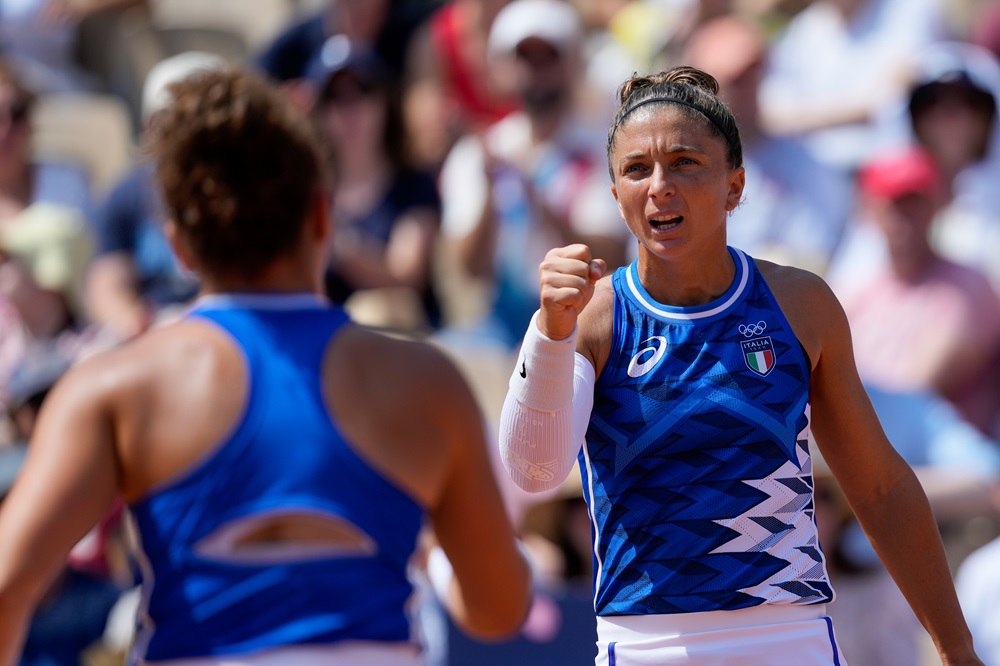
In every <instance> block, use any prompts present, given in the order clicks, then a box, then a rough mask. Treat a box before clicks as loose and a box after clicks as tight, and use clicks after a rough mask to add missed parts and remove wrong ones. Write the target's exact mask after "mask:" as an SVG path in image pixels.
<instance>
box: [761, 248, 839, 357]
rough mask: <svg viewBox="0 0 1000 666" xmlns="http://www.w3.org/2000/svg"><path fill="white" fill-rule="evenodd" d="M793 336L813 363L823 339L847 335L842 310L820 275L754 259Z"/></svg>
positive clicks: (823, 341)
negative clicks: (793, 333)
mask: <svg viewBox="0 0 1000 666" xmlns="http://www.w3.org/2000/svg"><path fill="white" fill-rule="evenodd" d="M755 261H756V263H757V267H758V268H759V269H760V273H761V275H762V276H763V277H764V280H765V281H766V282H767V285H768V287H770V288H771V293H773V294H774V297H775V299H777V301H778V305H779V306H781V311H782V313H783V314H784V315H785V318H786V319H788V323H789V324H791V326H792V330H794V331H795V336H796V337H797V338H798V339H799V342H800V343H801V344H802V346H803V347H804V348H805V349H806V351H807V352H808V354H809V358H810V359H811V361H812V363H813V364H814V365H815V364H816V362H817V361H818V360H819V357H820V355H821V353H822V350H823V348H824V346H825V341H826V340H828V339H829V338H830V337H831V336H842V335H849V331H848V329H847V324H846V317H845V315H844V310H843V308H842V307H841V305H840V301H838V300H837V297H836V295H835V294H834V293H833V290H832V289H830V286H829V285H828V284H827V283H826V281H825V280H823V278H821V277H820V276H818V275H816V274H815V273H812V272H810V271H807V270H803V269H801V268H796V267H794V266H784V265H781V264H775V263H772V262H770V261H763V260H755Z"/></svg>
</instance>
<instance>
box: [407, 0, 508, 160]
mask: <svg viewBox="0 0 1000 666" xmlns="http://www.w3.org/2000/svg"><path fill="white" fill-rule="evenodd" d="M508 1H509V0H453V1H452V2H449V3H447V4H445V5H443V6H442V7H440V8H439V9H437V10H436V11H435V12H434V14H432V15H431V17H430V18H429V19H428V20H427V21H426V22H425V23H424V24H423V25H422V26H420V28H419V29H418V30H417V31H416V33H415V34H414V36H413V39H412V41H411V44H410V47H409V53H408V56H407V62H406V68H405V71H404V73H403V85H404V113H405V116H406V122H407V125H408V126H409V127H411V128H412V130H413V131H412V137H413V142H414V145H413V150H414V153H415V154H416V157H417V160H418V161H419V162H420V163H421V164H423V165H425V166H427V167H431V168H435V169H437V168H439V167H440V165H441V163H442V162H443V161H444V158H445V155H446V154H447V152H448V150H450V149H451V147H452V145H454V143H455V141H457V140H458V139H459V138H460V137H462V136H464V135H465V134H468V133H470V132H476V131H478V130H480V129H482V128H483V127H485V126H487V125H490V124H492V123H494V122H496V121H498V120H500V119H501V118H503V117H504V116H506V115H507V114H508V113H510V112H511V111H514V110H515V109H516V108H517V101H516V100H515V99H513V98H511V97H510V96H509V95H505V94H504V91H503V90H502V89H501V86H500V84H499V81H498V80H497V77H496V76H495V73H494V72H493V71H491V69H490V67H489V63H488V62H487V57H486V39H487V37H488V35H489V33H490V27H491V26H492V25H493V20H494V19H495V18H496V15H497V12H499V11H500V10H501V9H502V8H503V7H504V5H506V4H507V3H508Z"/></svg>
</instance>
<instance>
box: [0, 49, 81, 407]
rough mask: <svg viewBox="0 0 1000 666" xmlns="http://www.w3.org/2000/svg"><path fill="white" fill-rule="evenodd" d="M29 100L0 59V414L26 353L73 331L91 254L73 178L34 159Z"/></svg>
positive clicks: (58, 167)
mask: <svg viewBox="0 0 1000 666" xmlns="http://www.w3.org/2000/svg"><path fill="white" fill-rule="evenodd" d="M34 102H35V96H34V94H33V93H32V91H31V90H29V89H28V88H27V87H26V86H24V85H23V84H22V83H21V82H20V80H19V79H18V78H17V77H16V76H15V74H14V72H13V71H12V70H11V69H10V68H9V66H8V65H7V64H6V63H4V62H3V61H0V411H3V409H2V405H3V403H4V393H5V392H6V388H7V381H8V380H9V378H10V374H11V372H12V370H13V365H14V364H15V363H16V362H17V361H18V359H19V358H20V357H21V356H22V355H23V354H24V353H25V351H26V350H27V349H28V348H29V347H30V346H31V345H32V344H34V342H35V341H46V340H51V339H53V338H56V337H58V336H60V335H62V334H64V333H71V332H72V331H74V330H75V329H76V328H77V324H78V323H79V322H80V320H81V319H82V314H83V313H82V307H81V293H80V284H81V281H82V277H83V272H84V270H85V269H86V264H87V261H88V260H89V258H90V253H91V250H90V246H91V239H90V235H89V230H88V228H87V225H86V222H85V219H84V217H83V215H82V214H81V212H80V209H79V208H77V207H74V206H73V205H72V197H73V192H74V191H79V190H76V189H75V188H74V184H75V183H78V181H76V180H75V179H74V178H73V175H74V174H76V175H79V172H76V171H74V170H73V169H72V168H70V167H63V166H62V165H50V164H44V163H42V164H40V163H36V162H35V161H34V159H33V156H32V152H31V136H32V130H31V124H30V118H31V112H32V109H33V105H34ZM64 185H65V187H64ZM82 189H83V191H84V193H85V194H87V193H86V189H87V188H86V186H85V185H84V187H83V188H82Z"/></svg>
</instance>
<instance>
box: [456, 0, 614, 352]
mask: <svg viewBox="0 0 1000 666" xmlns="http://www.w3.org/2000/svg"><path fill="white" fill-rule="evenodd" d="M581 39H582V30H581V26H580V21H579V18H578V16H577V14H576V12H575V10H574V9H573V7H572V6H571V5H569V4H567V3H565V2H560V1H559V0H514V1H513V2H511V3H510V4H508V5H507V6H506V7H504V8H503V9H502V10H501V11H500V13H499V14H498V15H497V18H496V20H495V21H494V22H493V27H492V29H491V31H490V37H489V45H488V47H489V54H490V58H491V62H496V63H497V66H498V67H499V66H501V63H507V64H510V65H512V67H513V72H514V74H515V81H516V84H517V92H518V96H519V99H520V102H521V106H522V110H521V111H517V112H515V113H512V114H510V115H508V116H507V117H505V118H504V119H503V120H501V121H499V122H498V123H496V124H494V125H491V126H490V127H489V128H488V129H487V130H485V131H484V132H483V133H481V134H478V135H469V136H466V137H464V138H463V139H462V140H460V141H459V142H458V143H457V144H456V145H455V147H454V148H453V149H452V150H451V152H450V153H449V155H448V157H447V159H446V161H445V164H444V166H443V168H442V172H441V180H440V184H441V193H442V202H443V205H444V212H443V217H444V220H443V222H444V231H445V235H446V236H447V238H448V240H449V251H451V252H454V255H453V256H454V257H455V258H456V259H457V264H458V265H459V267H460V268H461V269H462V270H463V271H464V273H465V274H466V275H470V276H473V277H474V278H478V279H481V280H484V281H485V283H486V284H487V286H488V289H489V291H490V292H491V293H490V294H489V295H488V296H486V298H487V299H488V300H489V301H491V302H490V303H489V304H488V308H487V310H488V312H487V314H486V316H485V320H483V321H480V322H478V324H477V329H478V330H477V331H476V334H477V342H482V341H483V340H484V337H483V336H485V338H486V339H492V340H494V341H496V342H499V343H500V344H502V345H505V346H507V347H508V348H511V347H513V346H514V345H516V344H517V343H518V342H519V341H520V340H521V337H522V335H521V332H522V331H523V330H524V327H525V326H526V325H527V323H528V320H529V319H530V317H531V314H532V313H533V312H534V311H535V310H536V309H537V307H538V264H539V262H540V261H541V259H542V258H543V257H544V255H545V252H546V251H547V250H548V249H549V248H551V247H556V246H560V245H565V244H567V243H571V242H575V241H579V242H587V243H589V244H590V245H591V246H592V249H593V250H594V253H595V256H598V257H602V258H604V259H605V260H606V261H607V262H608V264H609V266H612V267H614V266H618V265H621V264H622V263H623V262H624V258H625V255H626V243H625V241H624V239H623V231H622V225H621V224H620V221H619V217H618V214H617V211H616V209H615V207H614V200H613V198H612V197H611V194H610V191H609V183H608V177H607V171H606V158H605V156H604V151H603V147H604V141H605V132H604V130H603V127H602V128H601V129H600V130H595V129H593V128H590V127H588V126H586V125H585V124H584V123H582V122H581V120H580V113H579V109H578V107H577V106H576V100H575V98H574V91H576V90H577V89H578V86H579V83H580V81H581V76H582V70H581V66H582V63H581V53H580V47H581ZM511 60H512V61H513V62H511Z"/></svg>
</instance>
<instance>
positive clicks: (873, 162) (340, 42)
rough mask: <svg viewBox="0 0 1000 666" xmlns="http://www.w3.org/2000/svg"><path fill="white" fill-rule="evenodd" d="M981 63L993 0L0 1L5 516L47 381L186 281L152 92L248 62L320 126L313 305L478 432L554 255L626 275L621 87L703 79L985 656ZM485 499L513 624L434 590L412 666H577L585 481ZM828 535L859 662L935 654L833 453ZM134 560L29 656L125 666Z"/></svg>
mask: <svg viewBox="0 0 1000 666" xmlns="http://www.w3.org/2000/svg"><path fill="white" fill-rule="evenodd" d="M998 57H1000V2H996V1H995V0H813V1H809V0H450V1H444V0H0V495H2V494H3V493H5V492H6V490H7V489H8V488H9V487H10V484H11V483H12V482H13V480H14V479H15V478H16V475H17V471H18V469H19V466H20V464H21V460H22V459H23V455H24V451H25V448H26V447H27V446H28V442H29V440H30V437H31V431H32V428H33V425H34V419H35V415H36V414H37V412H38V410H39V409H40V408H41V405H42V403H43V402H44V399H45V396H46V394H47V392H48V390H49V389H50V388H51V386H52V385H53V384H54V383H55V382H56V381H57V380H58V379H59V377H60V376H61V375H62V373H63V372H65V370H66V369H67V368H68V367H70V365H71V364H73V363H75V362H77V361H78V360H80V359H81V358H84V357H86V356H88V355H91V354H95V353H100V352H101V351H102V350H105V349H108V348H110V347H113V346H115V345H119V344H122V343H124V342H126V341H128V340H129V339H131V338H132V337H134V336H136V335H141V334H142V333H143V332H144V331H146V330H148V329H149V328H151V327H153V326H158V325H162V324H163V323H165V322H169V321H170V320H171V319H173V318H175V317H176V316H178V315H179V314H180V313H181V312H183V309H184V307H185V306H186V304H187V303H189V302H190V300H191V299H192V298H193V297H194V296H195V294H196V293H197V290H198V284H197V280H196V278H195V277H194V276H193V275H190V274H188V273H186V272H185V271H184V270H183V269H182V268H181V267H179V266H178V265H177V263H176V262H175V261H174V258H173V256H172V254H171V251H170V249H169V246H168V245H167V243H166V241H165V239H164V237H163V234H162V230H161V227H160V225H161V223H162V221H163V218H164V215H165V213H164V211H163V210H162V204H161V202H160V198H159V193H158V191H157V188H156V184H155V180H154V165H153V164H151V163H150V161H149V159H148V157H147V155H146V152H145V149H144V144H145V138H144V137H145V136H146V133H147V131H148V130H149V128H150V127H151V126H154V125H155V123H156V122H157V113H158V111H160V110H161V109H162V108H163V107H164V105H166V104H167V103H169V93H168V92H167V88H168V86H169V85H170V83H171V82H174V81H177V80H179V79H182V78H184V77H185V76H189V75H191V74H193V73H195V72H197V71H199V70H200V69H203V68H213V67H221V66H226V65H238V66H243V67H247V68H250V69H253V70H256V71H258V72H260V73H261V74H262V75H263V76H267V77H269V78H270V79H272V80H273V81H274V82H275V84H276V85H279V86H281V87H282V89H283V90H284V91H285V92H286V93H287V95H288V96H289V98H290V99H291V100H292V101H293V102H294V103H295V104H296V105H298V106H299V107H300V108H301V110H302V113H303V114H307V115H308V116H309V117H310V118H311V119H312V120H313V121H314V122H315V123H316V126H317V128H318V130H319V131H320V134H321V136H322V137H323V140H324V141H326V142H327V143H328V144H329V145H328V148H329V151H328V153H329V159H330V161H331V166H332V167H333V169H334V172H335V173H336V174H337V179H336V184H335V186H334V188H333V190H334V191H333V192H332V197H333V198H332V210H333V222H334V225H335V233H334V234H333V237H332V240H331V244H330V248H329V253H330V266H329V268H328V270H327V274H326V278H325V288H326V291H327V294H328V296H329V297H330V298H331V299H332V300H334V301H336V302H338V303H343V304H345V306H346V307H347V308H348V310H349V311H350V312H351V313H352V315H353V316H354V317H355V318H356V319H357V320H359V321H362V322H364V323H367V324H370V325H372V326H376V327H379V328H382V329H384V330H385V331H387V332H388V333H390V334H393V335H402V336H412V337H416V338H421V339H425V340H428V341H430V342H431V343H433V344H438V345H440V346H441V347H442V348H443V349H444V350H446V352H447V353H448V354H450V355H451V356H452V358H453V359H454V360H455V362H456V363H457V364H458V365H459V367H460V368H461V369H462V370H463V371H464V372H465V374H466V377H467V379H468V380H469V382H470V384H471V385H472V386H473V388H474V390H475V391H476V394H477V396H478V397H479V399H480V403H481V406H482V409H483V413H484V416H485V419H484V422H485V427H486V428H487V430H488V432H489V433H491V435H493V436H494V437H495V435H494V434H493V433H495V431H496V427H495V426H496V422H497V419H498V417H499V413H500V407H501V405H502V401H503V397H504V395H505V393H506V388H507V379H508V377H509V376H510V372H511V370H512V369H513V367H514V362H515V358H516V353H517V345H518V344H519V341H520V339H521V335H522V334H523V331H524V329H525V326H526V324H527V321H528V319H529V318H530V316H531V314H532V312H534V310H535V309H536V308H537V302H538V301H537V299H538V293H537V281H538V273H537V267H538V263H539V261H540V260H541V258H542V256H543V255H544V253H545V251H546V250H547V249H549V248H550V247H554V246H556V245H564V244H568V243H571V242H586V243H588V244H590V245H591V247H592V248H593V249H594V252H595V254H596V255H597V256H601V257H603V258H605V259H606V260H607V261H608V263H609V265H610V266H611V267H612V268H614V267H617V266H622V265H625V264H626V263H628V262H629V261H631V260H632V259H633V258H634V257H635V256H636V247H635V240H634V239H633V238H632V237H631V236H630V235H629V232H628V230H627V229H626V227H625V225H624V223H623V222H621V220H620V218H619V216H618V212H617V209H616V207H615V202H614V200H613V198H612V196H611V193H610V189H609V186H610V178H609V176H608V172H607V159H606V155H605V148H604V146H605V141H606V137H607V129H608V126H609V124H610V122H611V116H612V114H613V112H614V110H615V108H616V105H617V98H616V90H617V87H618V86H619V85H620V84H621V83H622V82H623V81H624V80H625V79H626V78H628V77H629V76H631V75H632V74H633V73H635V72H639V73H643V72H652V71H659V70H661V69H665V68H668V67H671V66H674V65H678V64H690V65H694V66H696V67H699V68H701V69H704V70H706V71H708V72H709V73H711V74H712V75H714V76H715V77H716V78H717V79H718V81H719V83H720V88H721V93H720V94H721V96H722V98H723V99H724V100H725V101H726V102H727V103H728V104H729V105H730V107H731V108H732V109H733V111H734V112H735V114H736V117H737V119H738V121H739V123H740V130H741V134H742V137H743V142H744V154H745V167H746V170H747V188H746V192H745V197H744V201H743V203H742V204H741V205H740V207H739V208H738V209H737V210H736V211H734V213H733V215H732V216H731V218H730V220H729V233H730V242H731V243H732V244H733V245H735V246H737V247H740V248H742V249H743V250H745V251H747V252H748V253H750V254H751V255H752V256H755V257H759V258H764V259H770V260H774V261H778V262H781V263H787V264H792V265H796V266H799V267H802V268H805V269H808V270H811V271H813V272H815V273H817V274H819V275H821V276H823V277H824V278H825V279H826V280H827V281H828V282H829V283H830V284H831V286H832V287H833V288H834V290H835V291H836V292H837V294H838V296H839V297H840V298H841V300H842V302H843V303H844V306H845V309H846V311H847V313H848V317H849V319H850V322H851V327H852V334H853V338H854V340H853V342H854V346H855V350H856V354H857V362H858V368H859V371H860V372H861V375H862V378H863V379H864V381H865V383H866V386H867V387H868V389H869V393H870V395H871V397H872V400H873V403H874V405H875V407H876V410H877V412H878V413H879V416H880V418H881V420H882V422H883V425H884V427H885V429H886V432H887V434H888V435H889V437H890V440H891V441H892V443H893V445H894V446H895V447H896V448H897V449H898V450H899V451H900V453H901V454H902V455H903V456H904V457H905V458H906V459H907V460H908V461H909V462H910V464H911V465H913V466H914V468H915V469H916V470H917V472H918V475H919V476H920V479H921V481H922V483H923V484H924V487H925V489H926V491H927V493H928V496H929V498H930V500H931V503H932V506H933V508H934V510H935V514H936V516H937V517H938V521H939V525H940V530H941V534H942V537H943V538H944V541H945V545H946V548H947V551H948V554H949V558H950V562H951V565H952V569H953V572H954V573H955V576H956V582H957V585H958V589H959V592H960V596H961V600H962V603H963V608H964V609H965V611H966V614H967V616H968V620H969V622H970V625H971V626H972V628H973V631H974V632H975V634H976V641H977V646H978V648H979V652H980V656H981V657H982V658H983V659H984V660H985V662H986V663H987V664H995V665H998V666H1000V540H997V539H998V535H1000V490H998V483H997V482H998V479H1000V444H998V443H997V442H998V440H1000V297H998V291H997V290H998V289H1000V205H998V202H997V201H996V194H995V193H996V192H997V191H998V190H1000V128H998V127H997V119H998V109H997V102H998V95H1000V60H998ZM498 469H500V468H499V465H498ZM498 480H499V482H500V483H501V484H502V486H503V490H504V493H505V496H506V498H507V500H508V507H509V510H510V515H511V519H512V520H513V521H514V522H515V524H516V525H517V526H518V528H519V530H520V532H521V535H522V538H523V539H524V541H525V544H526V545H527V547H528V549H529V551H530V552H531V554H532V558H533V561H534V566H535V575H536V579H537V583H538V585H537V589H538V592H537V595H536V600H535V604H534V606H533V609H532V613H531V615H530V617H529V619H528V622H527V623H526V625H525V627H524V629H523V631H522V633H521V635H520V636H518V637H517V638H515V639H513V640H511V641H508V642H505V643H500V644H490V645H484V644H480V643H477V642H476V641H473V640H470V639H468V638H466V637H465V636H463V635H461V634H460V633H458V632H456V631H455V630H454V629H453V628H452V627H451V626H450V625H449V623H448V621H447V619H446V618H445V617H444V616H443V615H442V614H441V611H440V609H439V608H438V607H437V606H436V604H434V603H433V600H432V599H431V600H428V601H427V602H425V603H423V604H421V606H420V608H421V610H420V613H421V616H423V620H424V621H423V623H422V626H423V627H424V634H425V639H426V642H427V645H428V655H429V660H430V662H431V663H432V664H436V665H440V666H443V665H445V664H453V665H460V664H477V665H478V666H489V665H491V664H521V665H523V664H543V663H544V664H549V665H551V664H571V665H572V664H589V663H593V655H594V654H595V652H596V650H595V647H594V640H595V638H596V634H595V631H594V620H593V608H592V603H591V598H590V595H591V592H590V584H591V583H590V576H591V546H590V532H589V529H590V527H589V518H588V515H587V511H586V507H585V505H584V503H583V500H582V497H581V492H580V480H579V477H578V475H576V474H574V476H573V477H571V478H570V479H569V480H567V482H566V483H565V484H564V486H563V487H562V488H561V489H560V490H559V491H558V492H556V493H550V494H548V495H544V496H529V495H526V494H524V493H521V492H520V491H518V490H517V489H515V488H511V487H510V486H509V484H508V483H506V475H505V474H503V472H502V469H500V473H499V474H498ZM815 513H816V518H817V521H818V523H819V527H820V530H821V536H822V543H823V546H824V550H825V552H826V555H827V560H828V562H827V566H828V568H829V570H830V574H831V577H832V578H833V583H834V586H835V588H836V589H837V591H838V598H837V601H836V602H835V603H834V604H833V605H832V606H831V609H830V613H831V615H832V616H833V618H834V621H835V624H836V627H837V632H838V639H839V641H840V643H841V646H842V648H843V650H844V652H845V655H846V657H847V659H848V661H849V662H850V663H851V664H855V665H860V666H914V665H920V666H923V665H931V664H936V663H937V661H936V657H933V656H932V652H931V650H930V647H929V639H928V638H927V636H926V634H925V633H924V632H923V630H922V629H921V628H920V626H919V624H918V623H917V621H916V619H915V618H914V617H913V615H912V613H911V612H910V611H909V609H908V607H907V606H906V604H905V601H904V600H903V599H902V597H901V596H900V594H899V592H898V591H897V590H896V588H895V586H894V584H893V583H892V581H891V579H890V578H889V577H888V575H887V574H886V572H885V571H884V570H883V569H882V568H881V565H880V564H879V563H878V562H877V559H876V558H875V557H874V554H873V552H872V550H871V547H870V546H869V545H868V543H867V540H866V538H865V536H864V534H863V533H862V532H861V531H860V529H859V528H858V526H857V523H856V522H855V520H854V518H853V516H852V514H851V511H850V508H849V507H848V506H847V505H846V503H845V502H844V500H843V498H842V496H841V495H840V493H839V489H838V488H837V485H836V482H835V481H834V480H833V478H832V477H831V476H830V475H829V473H828V472H827V471H826V470H825V467H824V466H823V463H822V460H821V459H817V469H816V506H815ZM129 538H130V537H129V530H128V526H127V521H125V520H123V510H122V508H121V507H116V508H114V509H113V510H112V511H111V512H110V513H109V515H108V516H107V517H106V519H105V520H104V521H102V523H101V524H100V525H99V526H98V527H97V528H96V529H95V530H94V531H93V532H92V533H91V534H89V535H88V536H87V538H85V539H84V540H83V541H82V542H81V543H80V544H79V545H78V546H77V548H76V549H75V550H74V551H73V555H72V557H71V558H70V561H69V562H68V563H67V566H66V569H65V571H64V573H63V575H62V576H61V577H60V578H59V580H58V581H57V582H56V583H55V585H54V586H53V588H52V590H51V592H50V593H49V595H48V598H47V599H46V602H45V603H44V604H43V606H42V607H41V608H40V610H39V612H38V615H37V617H36V618H35V622H34V624H33V627H32V633H31V636H30V638H29V643H28V645H27V647H26V651H25V656H24V659H23V663H24V664H30V665H42V664H45V665H61V664H74V665H75V664H87V665H88V666H99V665H100V666H103V665H114V664H122V663H124V654H125V652H126V651H127V648H128V644H129V641H130V640H131V631H132V622H133V620H132V618H133V616H134V612H135V607H136V592H135V589H136V588H135V586H136V583H137V579H136V572H135V567H134V563H133V562H132V560H131V557H130V555H129V549H128V542H129Z"/></svg>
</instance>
